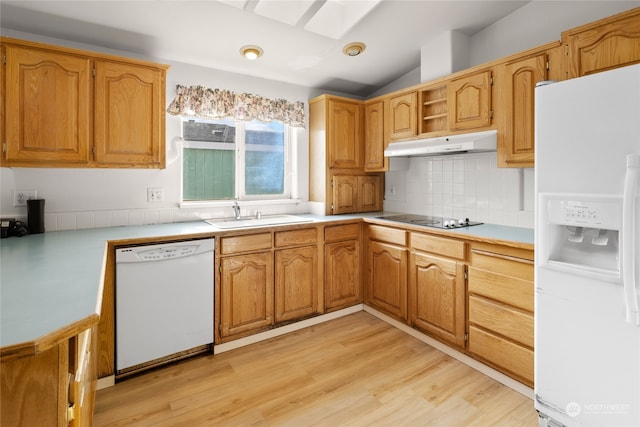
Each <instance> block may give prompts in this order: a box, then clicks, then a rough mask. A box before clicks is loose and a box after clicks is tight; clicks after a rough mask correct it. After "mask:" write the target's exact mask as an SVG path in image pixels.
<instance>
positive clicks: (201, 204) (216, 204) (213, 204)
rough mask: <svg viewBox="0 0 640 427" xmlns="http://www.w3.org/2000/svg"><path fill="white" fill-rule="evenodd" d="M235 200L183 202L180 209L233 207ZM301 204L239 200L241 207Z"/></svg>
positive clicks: (277, 200) (284, 200) (281, 201)
mask: <svg viewBox="0 0 640 427" xmlns="http://www.w3.org/2000/svg"><path fill="white" fill-rule="evenodd" d="M235 202H236V201H235V200H215V201H197V202H196V201H193V202H191V201H186V202H185V201H183V202H180V205H179V206H180V207H181V208H226V207H229V206H233V205H234V204H235ZM300 203H303V201H302V200H300V199H275V200H239V201H238V204H239V205H240V206H241V207H248V206H252V207H253V206H273V205H298V204H300Z"/></svg>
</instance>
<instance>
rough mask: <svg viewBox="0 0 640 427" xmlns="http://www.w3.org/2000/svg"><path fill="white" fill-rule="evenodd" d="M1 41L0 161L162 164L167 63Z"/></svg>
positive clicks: (27, 164)
mask: <svg viewBox="0 0 640 427" xmlns="http://www.w3.org/2000/svg"><path fill="white" fill-rule="evenodd" d="M0 41H1V43H2V51H3V55H4V57H5V58H6V65H5V67H6V68H5V69H6V73H3V74H4V79H5V80H4V81H3V82H2V84H3V85H4V86H3V91H4V96H3V101H2V104H3V108H2V111H3V113H4V117H3V119H4V120H3V122H4V124H5V130H4V135H3V156H2V166H11V167H16V166H25V167H96V166H99V167H135V168H163V167H164V164H165V112H164V102H165V75H166V70H167V68H168V67H167V66H165V65H159V64H154V63H149V62H143V61H138V60H131V59H126V58H120V57H115V56H111V55H102V54H97V53H92V52H86V51H81V50H76V49H68V48H62V47H57V46H51V45H44V44H40V43H33V42H27V41H22V40H15V39H8V38H2V39H0Z"/></svg>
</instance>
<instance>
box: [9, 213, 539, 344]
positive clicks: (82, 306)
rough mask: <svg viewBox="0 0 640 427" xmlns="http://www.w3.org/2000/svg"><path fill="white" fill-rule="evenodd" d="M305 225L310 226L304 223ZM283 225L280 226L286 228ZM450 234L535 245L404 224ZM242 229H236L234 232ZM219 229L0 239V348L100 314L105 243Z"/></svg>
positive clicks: (517, 235)
mask: <svg viewBox="0 0 640 427" xmlns="http://www.w3.org/2000/svg"><path fill="white" fill-rule="evenodd" d="M382 215H384V214H383V213H381V212H378V213H371V214H359V215H336V216H329V217H324V216H317V215H298V216H306V217H309V218H312V219H313V220H314V222H334V221H339V220H350V219H364V220H365V221H367V222H371V223H376V224H383V225H393V226H396V227H401V226H402V224H399V223H392V222H391V221H387V220H384V219H377V218H376V217H378V216H382ZM307 224H308V223H307ZM285 226H286V225H285ZM407 228H410V229H412V230H416V229H419V230H420V231H425V232H433V233H437V234H441V235H449V236H451V237H454V236H455V237H459V238H465V239H466V238H469V239H477V240H486V241H504V242H505V243H506V244H513V245H516V246H520V247H522V246H525V247H528V246H530V247H531V248H533V230H531V229H526V228H517V227H505V226H499V225H491V224H484V225H479V226H475V227H468V228H460V229H455V230H437V229H432V228H428V227H415V226H412V227H407ZM240 230H242V231H244V230H247V229H246V228H244V229H238V231H240ZM221 232H225V233H229V232H230V230H220V229H218V228H216V227H214V226H211V225H209V224H207V223H206V222H204V221H196V222H182V223H172V224H155V225H140V226H125V227H111V228H96V229H87V230H73V231H54V232H46V233H42V234H34V235H28V236H24V237H10V238H7V239H2V240H0V348H1V349H3V350H6V349H7V348H9V347H11V346H21V345H23V344H24V345H29V343H34V342H36V341H38V340H41V339H43V337H46V336H47V335H49V334H52V333H55V332H56V331H60V330H63V329H64V328H67V327H69V325H73V324H74V323H77V322H80V321H82V320H83V319H88V318H91V317H92V316H96V315H97V314H99V312H100V305H101V298H102V295H101V292H102V286H101V285H102V282H103V277H104V268H105V267H104V265H105V260H106V256H105V254H106V249H107V242H109V241H124V240H135V239H155V238H157V239H158V241H161V240H164V239H180V238H181V237H182V236H184V237H185V238H200V237H202V238H205V237H210V236H214V235H216V234H219V233H221Z"/></svg>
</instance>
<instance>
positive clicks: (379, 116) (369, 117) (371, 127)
mask: <svg viewBox="0 0 640 427" xmlns="http://www.w3.org/2000/svg"><path fill="white" fill-rule="evenodd" d="M384 129H385V128H384V101H376V102H372V103H369V104H366V105H365V106H364V170H365V172H383V171H386V170H387V169H388V164H389V162H388V160H387V159H386V158H385V157H384V149H385V148H386V146H387V144H386V140H387V138H385V133H384Z"/></svg>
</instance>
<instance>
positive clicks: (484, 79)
mask: <svg viewBox="0 0 640 427" xmlns="http://www.w3.org/2000/svg"><path fill="white" fill-rule="evenodd" d="M492 80H493V79H492V74H491V71H482V72H476V73H473V74H471V75H468V76H464V77H459V78H456V79H454V80H451V81H450V82H449V84H448V86H447V106H448V109H449V111H448V113H447V117H448V120H449V130H463V129H475V128H484V127H488V126H490V125H491V118H492V111H491V86H492Z"/></svg>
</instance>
